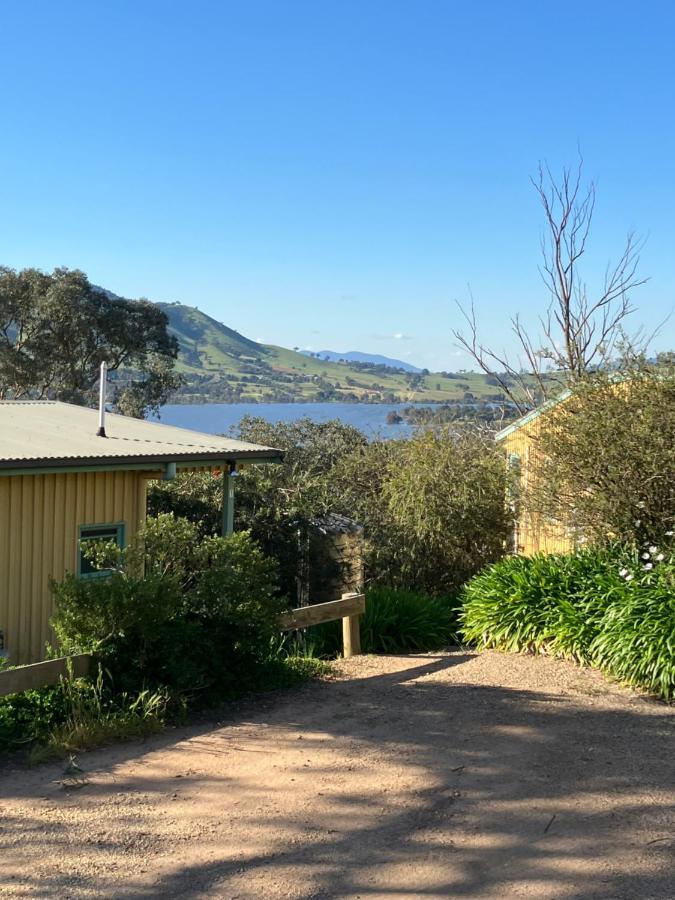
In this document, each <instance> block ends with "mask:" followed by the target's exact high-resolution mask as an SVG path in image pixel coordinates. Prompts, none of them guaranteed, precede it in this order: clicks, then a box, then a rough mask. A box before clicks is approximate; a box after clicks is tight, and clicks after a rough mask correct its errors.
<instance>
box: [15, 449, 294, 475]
mask: <svg viewBox="0 0 675 900" xmlns="http://www.w3.org/2000/svg"><path fill="white" fill-rule="evenodd" d="M283 458H284V455H283V453H282V452H281V451H276V450H275V451H272V452H270V451H263V450H251V451H249V452H248V453H245V454H242V453H238V454H223V453H219V454H209V455H208V456H205V455H200V456H195V457H194V458H190V459H188V458H186V457H184V456H183V457H180V458H175V457H170V456H163V457H161V458H157V457H138V458H129V459H125V460H120V459H119V458H117V459H115V458H112V459H93V460H92V459H82V460H72V459H65V460H50V459H47V460H35V459H27V460H2V461H0V478H2V476H3V475H5V476H9V475H54V474H64V475H65V474H68V473H77V472H125V471H126V472H131V471H150V472H161V473H162V474H164V473H166V472H169V473H171V472H172V471H175V470H176V469H191V468H200V467H203V468H205V469H208V468H221V467H223V468H224V467H229V466H230V464H231V463H234V464H242V463H281V462H283ZM174 467H175V468H174Z"/></svg>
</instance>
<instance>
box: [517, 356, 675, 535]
mask: <svg viewBox="0 0 675 900" xmlns="http://www.w3.org/2000/svg"><path fill="white" fill-rule="evenodd" d="M533 449H534V451H535V454H536V458H537V459H538V460H539V461H540V463H539V465H531V466H530V469H531V471H530V473H529V476H528V481H527V490H526V491H525V493H524V495H523V497H522V500H523V502H524V503H525V505H526V506H527V507H529V508H530V510H531V511H532V512H534V513H535V514H536V515H538V516H540V517H541V516H543V517H546V518H548V519H553V520H555V521H557V522H559V523H560V524H561V525H564V526H565V527H566V528H568V529H570V530H571V532H572V533H573V534H575V535H576V537H577V538H578V539H579V538H580V539H581V540H585V541H588V542H593V543H601V542H607V541H608V540H610V541H622V542H625V543H635V544H636V545H638V546H639V545H641V543H642V542H643V541H645V540H652V541H654V540H657V541H658V540H660V539H662V537H663V536H664V532H666V531H670V530H672V529H673V527H674V525H675V368H674V367H673V365H672V363H668V362H667V361H666V359H665V358H664V359H663V361H662V364H661V365H660V366H658V367H656V366H645V365H634V366H629V367H628V368H627V369H626V371H624V372H622V373H621V375H619V374H617V373H615V372H612V373H606V372H604V373H603V372H596V373H593V374H592V375H589V376H587V378H585V379H584V380H583V381H582V382H580V383H579V384H577V385H576V386H575V390H574V392H573V394H572V395H571V396H570V397H569V398H567V399H566V400H565V401H564V402H562V403H560V404H558V405H557V406H556V407H555V408H554V409H553V410H552V411H551V412H550V413H549V414H548V415H547V416H546V421H545V427H543V428H542V429H541V432H540V433H539V434H538V435H537V436H536V438H535V441H534V447H533Z"/></svg>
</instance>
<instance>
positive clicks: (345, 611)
mask: <svg viewBox="0 0 675 900" xmlns="http://www.w3.org/2000/svg"><path fill="white" fill-rule="evenodd" d="M365 610H366V598H365V597H364V595H363V594H343V595H342V598H341V599H340V600H331V601H330V602H329V603H316V604H314V606H301V607H298V609H292V610H290V612H287V613H283V615H282V616H281V618H280V620H279V626H280V628H281V630H282V631H293V630H295V629H296V628H308V627H309V626H310V625H320V624H321V623H322V622H334V621H335V620H336V619H342V643H343V653H344V656H345V657H348V656H356V655H357V654H359V653H360V652H361V633H360V630H359V619H360V617H361V615H362V614H363V613H364V612H365ZM91 658H92V657H91V654H89V653H80V654H79V655H78V656H60V657H59V658H58V659H48V660H45V662H38V663H31V665H28V666H17V667H16V668H15V669H7V670H6V671H3V672H0V697H5V696H7V694H18V693H20V692H21V691H31V690H34V689H35V688H41V687H48V686H49V685H50V684H58V683H59V680H60V679H61V678H68V677H70V675H71V673H72V676H73V677H74V678H80V677H82V676H83V675H88V674H89V668H90V665H91Z"/></svg>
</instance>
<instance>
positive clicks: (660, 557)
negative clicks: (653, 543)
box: [656, 553, 666, 562]
mask: <svg viewBox="0 0 675 900" xmlns="http://www.w3.org/2000/svg"><path fill="white" fill-rule="evenodd" d="M665 558H666V557H665V555H664V554H663V553H659V555H658V556H657V557H656V561H657V562H663V560H664V559H665Z"/></svg>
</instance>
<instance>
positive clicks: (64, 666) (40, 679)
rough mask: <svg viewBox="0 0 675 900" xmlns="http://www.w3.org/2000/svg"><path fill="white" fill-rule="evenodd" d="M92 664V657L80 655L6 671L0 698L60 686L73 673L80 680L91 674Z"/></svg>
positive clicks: (1, 674)
mask: <svg viewBox="0 0 675 900" xmlns="http://www.w3.org/2000/svg"><path fill="white" fill-rule="evenodd" d="M90 663H91V655H90V654H89V653H80V654H79V655H78V656H60V657H59V658H58V659H47V660H45V661H44V662H38V663H31V664H30V665H28V666H17V667H16V668H15V669H5V670H4V671H2V672H0V697H5V696H6V695H7V694H18V693H19V692H20V691H32V690H34V689H35V688H41V687H48V686H49V685H50V684H58V683H59V680H60V679H61V678H68V677H70V674H71V672H72V675H73V678H80V677H82V675H87V674H89V665H90Z"/></svg>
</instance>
